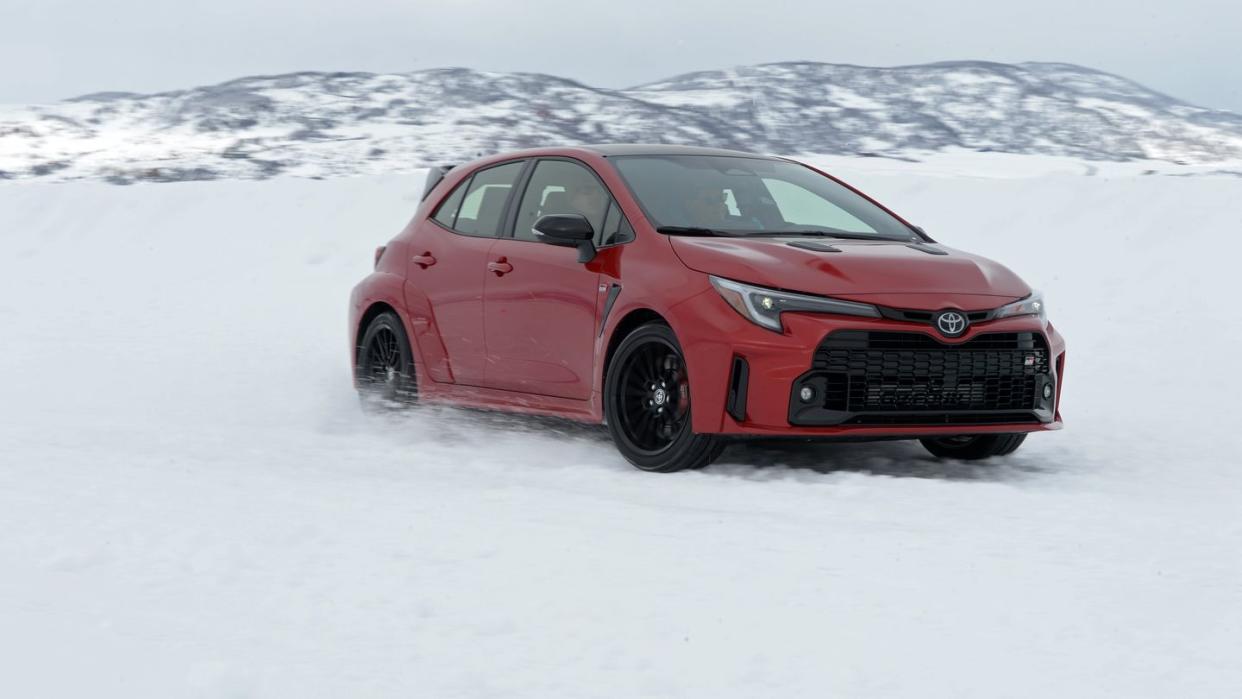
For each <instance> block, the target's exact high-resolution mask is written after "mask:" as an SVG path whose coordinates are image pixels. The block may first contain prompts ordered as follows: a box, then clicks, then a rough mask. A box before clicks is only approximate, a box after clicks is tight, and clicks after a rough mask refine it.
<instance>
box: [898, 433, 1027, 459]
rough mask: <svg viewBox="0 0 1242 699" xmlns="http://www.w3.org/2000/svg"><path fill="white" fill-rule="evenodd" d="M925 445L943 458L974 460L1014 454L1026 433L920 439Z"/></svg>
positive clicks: (1024, 438)
mask: <svg viewBox="0 0 1242 699" xmlns="http://www.w3.org/2000/svg"><path fill="white" fill-rule="evenodd" d="M919 441H920V442H922V443H923V447H924V448H925V449H927V451H929V452H931V453H932V454H933V455H935V456H938V457H940V458H942V459H962V460H964V461H973V460H976V459H986V458H989V457H992V456H1005V455H1006V454H1012V453H1013V452H1014V451H1016V450H1017V449H1018V447H1020V446H1022V442H1024V441H1026V434H1023V433H1018V434H974V435H958V436H954V437H929V438H926V439H920V440H919Z"/></svg>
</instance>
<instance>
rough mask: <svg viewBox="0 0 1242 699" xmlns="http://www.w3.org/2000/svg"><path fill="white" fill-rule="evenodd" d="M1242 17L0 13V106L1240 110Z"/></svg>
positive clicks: (1043, 8)
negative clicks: (247, 92)
mask: <svg viewBox="0 0 1242 699" xmlns="http://www.w3.org/2000/svg"><path fill="white" fill-rule="evenodd" d="M1239 36H1242V2H1238V0H1182V1H1180V2H1179V1H1177V0H1165V1H1163V2H1150V1H1149V0H1099V1H1096V2H1092V0H1041V1H1040V2H1030V1H1024V2H1013V1H1012V0H957V1H956V2H940V3H936V2H922V1H918V0H902V1H900V2H898V1H892V0H871V1H870V2H866V1H864V2H858V1H856V0H851V1H850V2H833V1H831V0H811V1H805V0H804V1H797V2H795V1H792V0H790V1H785V0H747V1H745V2H738V1H737V0H712V1H710V2H701V1H699V0H688V1H680V0H614V1H612V2H590V1H587V0H581V1H579V2H552V1H551V0H435V1H434V2H427V1H426V0H406V1H405V2H399V1H397V0H212V1H211V2H201V3H200V2H196V1H195V0H103V1H96V0H0V66H3V68H2V69H0V102H32V101H50V100H55V99H60V98H63V97H69V96H74V95H78V94H83V93H87V92H97V91H103V90H126V91H135V92H149V91H156V90H168V89H175V88H180V87H189V86H193V85H201V84H207V83H214V82H219V81H222V80H227V79H230V78H234V77H240V76H243V75H252V74H257V73H283V72H290V71H297V70H365V71H408V70H417V69H422V68H435V67H443V66H467V67H471V68H479V69H484V70H505V71H508V70H514V71H535V72H545V73H554V74H558V75H561V76H565V77H569V78H574V79H577V80H581V81H583V82H587V83H590V84H593V85H599V86H604V87H626V86H629V85H633V84H637V83H642V82H647V81H651V80H656V79H659V78H663V77H668V76H670V75H674V74H677V73H682V72H686V71H691V70H701V69H710V68H724V67H731V66H736V65H744V64H750V63H762V62H771V61H785V60H815V61H828V62H837V63H856V64H862V65H901V64H908V63H923V62H928V61H940V60H954V59H983V60H993V61H1005V62H1016V61H1065V62H1070V63H1079V64H1083V65H1087V66H1091V67H1095V68H1100V69H1103V70H1108V71H1111V72H1114V73H1119V74H1121V75H1124V76H1126V77H1129V78H1132V79H1134V80H1137V81H1139V82H1141V83H1144V84H1146V85H1147V86H1149V87H1152V88H1154V89H1157V90H1160V91H1162V92H1167V93H1169V94H1172V95H1174V96H1176V97H1179V98H1182V99H1185V100H1188V101H1191V102H1195V103H1198V104H1202V105H1204V106H1210V107H1218V108H1225V109H1232V110H1235V111H1242V60H1239V59H1240V58H1242V44H1240V43H1239V40H1238V38H1239Z"/></svg>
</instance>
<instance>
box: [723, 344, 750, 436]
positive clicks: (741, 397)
mask: <svg viewBox="0 0 1242 699" xmlns="http://www.w3.org/2000/svg"><path fill="white" fill-rule="evenodd" d="M749 388H750V363H748V362H747V361H746V359H745V358H743V357H736V356H735V357H734V358H733V368H732V369H731V370H730V371H729V398H728V400H727V401H726V402H725V410H726V411H727V412H728V413H729V415H730V416H731V417H732V418H733V419H734V420H737V421H738V422H744V421H745V420H746V393H747V391H748V389H749Z"/></svg>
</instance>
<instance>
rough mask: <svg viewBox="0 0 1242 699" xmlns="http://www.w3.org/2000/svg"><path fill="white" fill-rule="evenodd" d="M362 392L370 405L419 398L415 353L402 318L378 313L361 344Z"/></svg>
mask: <svg viewBox="0 0 1242 699" xmlns="http://www.w3.org/2000/svg"><path fill="white" fill-rule="evenodd" d="M356 371H357V374H356V376H357V386H358V394H359V396H361V398H362V403H363V406H364V407H366V408H403V407H407V406H410V405H413V404H414V403H416V402H418V380H417V378H416V377H415V374H414V356H413V353H411V351H410V342H409V339H408V338H407V337H406V334H405V328H404V327H403V326H402V325H401V320H400V319H398V318H397V316H396V315H394V314H393V313H391V312H384V313H381V314H379V315H377V316H376V317H375V318H374V319H373V320H372V321H371V322H370V324H368V325H367V330H366V332H365V333H363V335H362V342H361V343H359V346H358V361H357V369H356Z"/></svg>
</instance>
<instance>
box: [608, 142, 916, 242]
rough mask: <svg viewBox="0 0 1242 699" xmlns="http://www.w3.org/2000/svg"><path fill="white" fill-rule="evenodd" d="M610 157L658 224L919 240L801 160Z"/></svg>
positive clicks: (744, 232) (728, 231)
mask: <svg viewBox="0 0 1242 699" xmlns="http://www.w3.org/2000/svg"><path fill="white" fill-rule="evenodd" d="M610 160H612V161H613V163H614V164H615V165H616V167H617V170H618V171H620V173H621V176H622V177H624V178H625V181H626V183H627V184H628V185H629V187H630V191H632V192H633V193H634V196H635V197H636V198H637V199H638V202H639V204H641V205H642V207H643V210H644V212H645V213H646V214H647V217H648V218H649V219H650V220H651V223H652V225H654V226H655V227H657V228H665V227H676V228H695V229H711V230H713V231H719V232H721V233H724V234H734V235H777V234H790V235H799V234H806V235H816V234H834V233H840V234H842V235H843V236H848V237H850V238H862V237H867V238H883V239H893V240H917V238H916V236H915V235H914V234H913V232H911V230H910V229H909V228H908V227H906V226H905V225H904V224H903V223H901V221H898V220H897V219H895V218H893V217H892V216H891V215H890V214H888V213H887V212H885V211H884V210H883V209H881V208H880V207H878V206H876V205H875V204H872V203H871V202H869V201H867V199H866V198H864V197H862V196H860V195H858V194H856V193H854V192H853V191H851V190H850V189H849V188H848V187H845V186H843V185H841V184H839V183H837V182H836V181H834V180H832V179H829V178H827V177H824V176H823V175H821V174H819V173H817V172H815V171H814V170H811V169H810V168H807V167H804V166H802V165H798V164H796V163H791V162H785V161H781V160H762V159H758V158H744V157H732V156H715V155H630V156H617V157H613V158H610Z"/></svg>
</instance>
